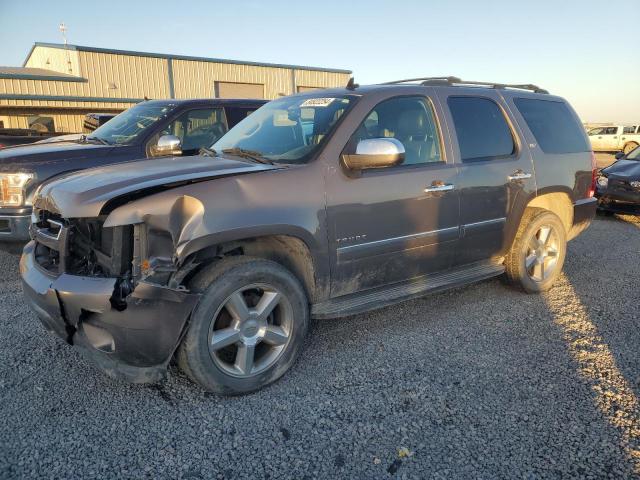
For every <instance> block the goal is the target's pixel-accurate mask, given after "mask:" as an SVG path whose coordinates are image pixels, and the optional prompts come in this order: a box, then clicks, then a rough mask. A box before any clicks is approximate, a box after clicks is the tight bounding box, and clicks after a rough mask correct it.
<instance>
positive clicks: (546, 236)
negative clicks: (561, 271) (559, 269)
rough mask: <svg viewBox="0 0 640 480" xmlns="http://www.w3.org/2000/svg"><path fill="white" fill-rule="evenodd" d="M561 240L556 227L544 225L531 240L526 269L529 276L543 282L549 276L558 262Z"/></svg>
mask: <svg viewBox="0 0 640 480" xmlns="http://www.w3.org/2000/svg"><path fill="white" fill-rule="evenodd" d="M559 244H560V242H559V240H558V234H557V232H556V231H555V229H554V228H553V227H552V226H550V225H542V226H541V227H540V228H538V230H536V232H535V233H534V235H533V236H532V237H531V239H530V240H529V244H528V245H527V254H526V255H525V261H524V263H525V269H526V271H527V274H528V275H529V278H531V279H532V280H534V281H536V282H543V281H544V280H546V279H547V278H549V277H550V276H551V275H552V274H553V272H554V271H555V269H556V265H557V264H558V254H559Z"/></svg>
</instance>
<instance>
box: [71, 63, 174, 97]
mask: <svg viewBox="0 0 640 480" xmlns="http://www.w3.org/2000/svg"><path fill="white" fill-rule="evenodd" d="M79 53H80V62H81V65H82V71H83V73H84V76H85V78H88V80H89V81H88V82H87V83H82V84H80V92H81V93H80V95H81V96H86V97H107V98H144V97H145V96H146V97H148V98H169V76H168V75H169V74H168V71H167V68H168V67H167V60H166V59H163V58H149V57H136V56H132V55H112V54H104V53H95V52H79ZM112 85H115V86H116V88H115V89H113V88H111V86H112Z"/></svg>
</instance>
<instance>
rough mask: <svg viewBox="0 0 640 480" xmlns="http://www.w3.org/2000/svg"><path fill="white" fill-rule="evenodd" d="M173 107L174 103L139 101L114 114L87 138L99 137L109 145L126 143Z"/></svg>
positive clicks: (133, 139) (130, 141)
mask: <svg viewBox="0 0 640 480" xmlns="http://www.w3.org/2000/svg"><path fill="white" fill-rule="evenodd" d="M174 108H175V105H172V104H169V105H167V104H165V105H149V104H144V103H141V104H139V105H136V106H135V107H131V108H130V109H129V110H126V111H124V112H122V113H121V114H120V115H117V116H115V117H114V118H112V119H111V120H109V121H108V122H107V123H105V124H104V125H102V126H101V127H100V128H97V129H96V130H95V131H94V132H93V133H92V134H91V135H89V136H88V137H87V138H88V139H89V140H91V139H99V140H101V141H103V142H105V143H109V144H111V145H128V144H130V143H133V142H134V141H135V140H136V138H138V137H139V136H140V135H141V134H142V133H143V132H145V131H146V130H147V129H148V128H149V127H151V126H152V125H154V124H155V123H156V122H157V121H158V120H161V119H163V118H165V117H166V116H167V115H168V114H169V112H171V111H172V110H173V109H174Z"/></svg>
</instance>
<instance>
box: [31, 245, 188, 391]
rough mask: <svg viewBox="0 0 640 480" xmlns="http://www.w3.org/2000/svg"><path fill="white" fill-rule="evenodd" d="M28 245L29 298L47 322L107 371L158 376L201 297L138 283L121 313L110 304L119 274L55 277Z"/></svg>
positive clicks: (132, 377) (140, 379)
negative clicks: (36, 257) (110, 276)
mask: <svg viewBox="0 0 640 480" xmlns="http://www.w3.org/2000/svg"><path fill="white" fill-rule="evenodd" d="M34 245H35V244H34V242H30V243H28V244H27V246H26V247H25V248H24V252H23V254H22V258H21V259H20V275H21V277H22V287H23V290H24V294H25V297H26V299H27V301H28V302H29V304H30V306H31V308H32V309H33V310H34V311H35V312H36V313H37V315H38V317H39V318H40V320H41V321H42V323H43V324H44V326H45V327H46V328H47V329H48V330H50V331H53V332H55V333H56V334H57V335H59V336H60V337H62V338H63V339H65V340H66V341H67V342H69V343H70V344H72V345H76V346H79V347H81V348H82V350H83V351H84V352H85V353H86V354H87V355H88V356H89V357H90V359H91V360H92V361H93V362H94V363H95V364H96V365H97V366H98V367H99V368H100V369H101V370H102V371H104V372H105V373H106V374H108V375H109V376H112V377H114V378H121V379H124V380H127V381H129V382H134V383H149V382H155V381H158V380H160V379H161V378H163V377H164V375H165V374H166V369H167V365H168V363H169V361H170V360H171V357H172V355H173V353H174V351H175V349H176V347H177V346H178V343H179V342H180V339H181V336H182V333H183V331H184V328H185V325H186V323H187V320H188V318H189V316H190V314H191V312H192V311H193V309H194V308H195V305H196V304H197V302H198V300H199V298H200V296H199V295H197V294H190V293H187V292H184V291H180V290H174V289H170V288H166V287H162V286H159V285H154V284H150V283H146V282H140V283H138V285H137V286H136V288H135V290H134V291H133V293H132V294H131V295H130V296H129V297H128V298H127V307H126V308H125V309H124V310H122V311H120V310H118V309H116V308H114V307H113V306H112V304H111V297H112V295H113V293H114V289H115V286H116V281H117V279H116V278H94V277H80V276H75V275H68V274H61V275H52V274H50V273H48V272H46V271H45V270H43V269H42V268H41V267H40V266H38V265H37V264H36V262H35V258H34V255H33V251H34Z"/></svg>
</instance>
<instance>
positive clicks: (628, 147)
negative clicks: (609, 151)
mask: <svg viewBox="0 0 640 480" xmlns="http://www.w3.org/2000/svg"><path fill="white" fill-rule="evenodd" d="M637 147H638V144H637V143H636V142H629V143H627V144H626V145H625V146H624V148H623V149H622V153H624V154H625V155H628V154H629V153H631V152H632V151H633V150H635V149H636V148H637Z"/></svg>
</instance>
